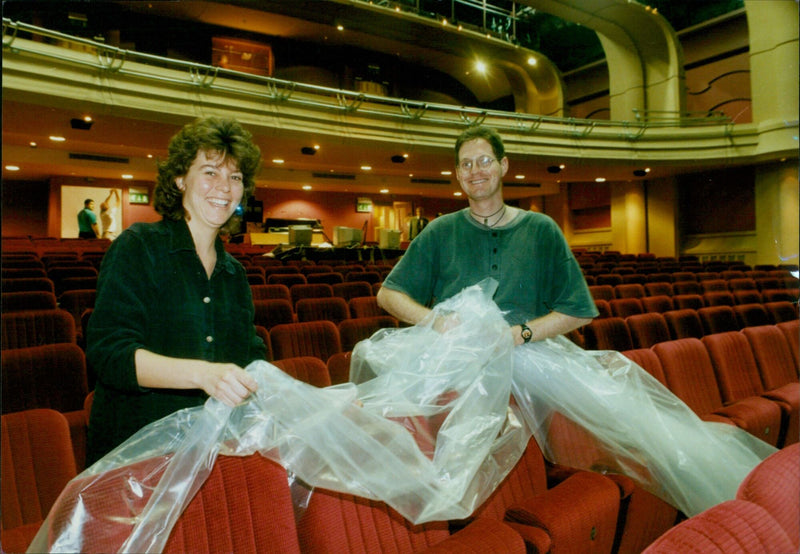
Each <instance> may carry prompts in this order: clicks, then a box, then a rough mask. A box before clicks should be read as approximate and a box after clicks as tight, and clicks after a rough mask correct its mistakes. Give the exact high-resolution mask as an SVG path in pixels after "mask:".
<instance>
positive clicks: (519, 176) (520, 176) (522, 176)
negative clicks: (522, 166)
mask: <svg viewBox="0 0 800 554" xmlns="http://www.w3.org/2000/svg"><path fill="white" fill-rule="evenodd" d="M514 178H515V179H524V178H525V176H524V175H514Z"/></svg>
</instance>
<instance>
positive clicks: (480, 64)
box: [475, 60, 486, 73]
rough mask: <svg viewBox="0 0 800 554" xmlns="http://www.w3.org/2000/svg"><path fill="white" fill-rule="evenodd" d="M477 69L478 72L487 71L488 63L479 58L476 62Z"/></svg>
mask: <svg viewBox="0 0 800 554" xmlns="http://www.w3.org/2000/svg"><path fill="white" fill-rule="evenodd" d="M475 70H476V71H477V72H478V73H486V64H485V63H483V62H482V61H480V60H478V61H477V62H475Z"/></svg>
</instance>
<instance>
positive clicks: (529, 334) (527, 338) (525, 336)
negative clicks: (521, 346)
mask: <svg viewBox="0 0 800 554" xmlns="http://www.w3.org/2000/svg"><path fill="white" fill-rule="evenodd" d="M520 327H522V331H521V332H520V336H521V337H522V340H523V341H524V342H531V339H532V338H533V331H531V328H530V327H528V326H527V325H525V324H524V323H521V324H520Z"/></svg>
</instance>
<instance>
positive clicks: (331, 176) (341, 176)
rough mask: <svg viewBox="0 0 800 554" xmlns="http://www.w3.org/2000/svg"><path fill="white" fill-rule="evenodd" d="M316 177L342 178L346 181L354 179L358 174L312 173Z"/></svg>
mask: <svg viewBox="0 0 800 554" xmlns="http://www.w3.org/2000/svg"><path fill="white" fill-rule="evenodd" d="M311 175H312V176H313V177H314V179H342V180H344V181H353V180H355V178H356V176H355V175H354V174H353V173H312V174H311Z"/></svg>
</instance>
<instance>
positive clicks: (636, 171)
mask: <svg viewBox="0 0 800 554" xmlns="http://www.w3.org/2000/svg"><path fill="white" fill-rule="evenodd" d="M648 173H650V168H649V167H645V168H644V169H634V170H633V174H634V175H635V176H637V177H644V176H645V175H647V174H648Z"/></svg>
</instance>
